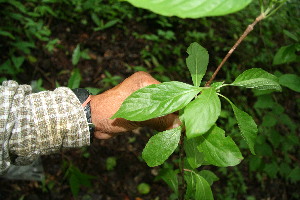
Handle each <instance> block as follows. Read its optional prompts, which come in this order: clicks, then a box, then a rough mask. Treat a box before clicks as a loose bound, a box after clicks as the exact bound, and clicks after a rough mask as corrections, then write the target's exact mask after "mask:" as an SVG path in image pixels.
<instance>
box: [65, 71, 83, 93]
mask: <svg viewBox="0 0 300 200" xmlns="http://www.w3.org/2000/svg"><path fill="white" fill-rule="evenodd" d="M80 81H81V74H80V71H79V69H78V68H75V69H73V71H72V73H71V77H70V79H69V81H68V87H69V88H71V89H74V88H78V87H79V85H80Z"/></svg>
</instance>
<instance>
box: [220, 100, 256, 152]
mask: <svg viewBox="0 0 300 200" xmlns="http://www.w3.org/2000/svg"><path fill="white" fill-rule="evenodd" d="M223 97H224V96H223ZM224 98H225V99H226V100H227V101H228V102H229V103H230V105H231V107H232V109H233V112H234V115H235V118H236V121H237V123H238V125H239V128H240V131H241V135H242V137H243V138H244V140H245V141H246V143H247V144H248V146H249V149H250V151H251V153H252V154H255V151H254V144H255V139H256V135H257V131H258V130H257V126H256V123H255V121H254V120H253V119H252V117H251V116H250V115H248V114H247V113H246V112H244V111H242V110H240V109H238V108H237V107H236V106H235V105H234V104H233V103H232V102H231V101H230V100H229V99H228V98H227V97H224Z"/></svg>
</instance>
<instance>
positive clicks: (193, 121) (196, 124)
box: [184, 88, 221, 138]
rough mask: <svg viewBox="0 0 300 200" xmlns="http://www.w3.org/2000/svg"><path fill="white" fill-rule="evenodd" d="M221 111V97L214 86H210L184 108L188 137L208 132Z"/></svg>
mask: <svg viewBox="0 0 300 200" xmlns="http://www.w3.org/2000/svg"><path fill="white" fill-rule="evenodd" d="M220 112H221V103H220V99H219V97H218V95H217V93H216V90H215V89H214V88H208V89H205V90H203V91H202V93H201V94H200V95H199V96H198V97H197V98H196V99H195V100H194V101H192V102H191V103H189V104H188V105H187V106H186V107H185V109H184V120H185V126H186V135H187V137H188V138H193V137H197V136H199V135H202V134H204V133H206V132H207V131H208V130H209V129H210V128H211V127H212V126H213V125H214V124H215V122H216V121H217V119H218V117H219V115H220Z"/></svg>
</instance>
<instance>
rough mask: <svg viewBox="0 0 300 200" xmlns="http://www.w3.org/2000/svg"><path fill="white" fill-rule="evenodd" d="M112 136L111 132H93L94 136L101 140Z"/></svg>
mask: <svg viewBox="0 0 300 200" xmlns="http://www.w3.org/2000/svg"><path fill="white" fill-rule="evenodd" d="M113 136H114V135H113V134H108V133H102V132H101V131H96V132H94V137H95V138H97V139H101V140H107V139H110V138H112V137H113Z"/></svg>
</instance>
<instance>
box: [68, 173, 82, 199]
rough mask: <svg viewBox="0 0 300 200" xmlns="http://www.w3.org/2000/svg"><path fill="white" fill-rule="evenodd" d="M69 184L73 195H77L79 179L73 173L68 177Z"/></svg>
mask: <svg viewBox="0 0 300 200" xmlns="http://www.w3.org/2000/svg"><path fill="white" fill-rule="evenodd" d="M69 184H70V188H71V192H72V194H73V196H74V197H77V196H78V193H79V189H80V180H79V179H78V178H77V176H76V175H75V174H72V175H71V176H70V178H69Z"/></svg>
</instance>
